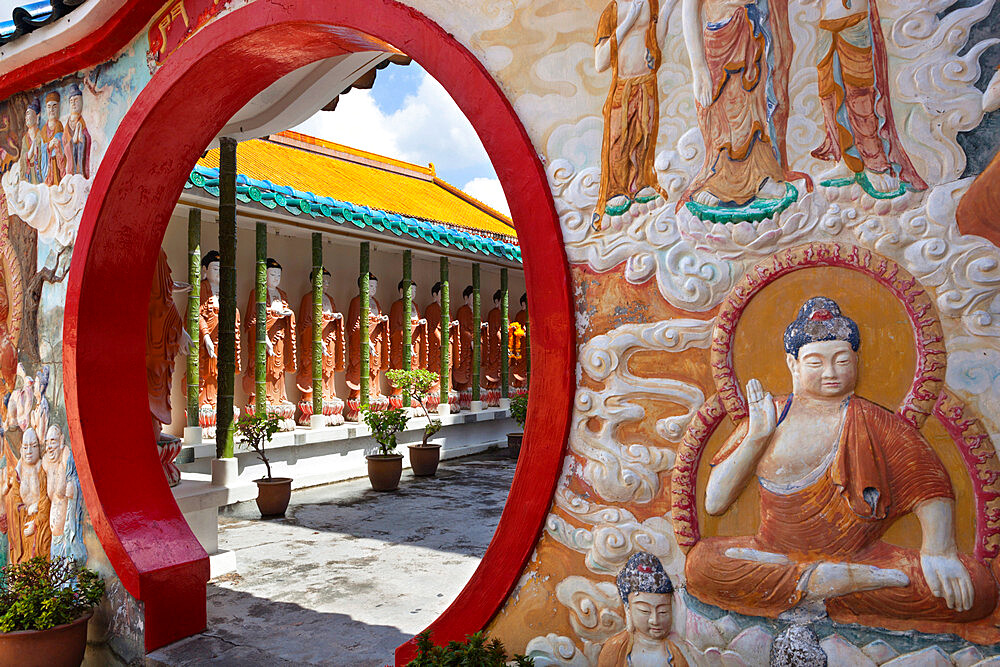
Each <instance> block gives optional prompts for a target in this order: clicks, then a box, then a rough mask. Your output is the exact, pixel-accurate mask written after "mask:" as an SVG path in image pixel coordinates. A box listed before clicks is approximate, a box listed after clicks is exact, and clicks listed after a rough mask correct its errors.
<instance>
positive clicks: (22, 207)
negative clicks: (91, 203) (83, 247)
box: [0, 163, 90, 246]
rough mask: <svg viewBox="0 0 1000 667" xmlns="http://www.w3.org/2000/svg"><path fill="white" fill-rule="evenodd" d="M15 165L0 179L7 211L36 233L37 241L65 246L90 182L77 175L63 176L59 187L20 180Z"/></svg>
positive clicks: (73, 233) (71, 236)
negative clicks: (41, 240)
mask: <svg viewBox="0 0 1000 667" xmlns="http://www.w3.org/2000/svg"><path fill="white" fill-rule="evenodd" d="M20 178H21V170H20V167H19V165H18V164H17V163H14V164H13V166H12V167H11V169H10V170H9V171H7V173H5V174H4V175H3V178H2V179H0V183H2V184H3V191H4V194H5V195H6V197H7V212H8V213H9V214H11V215H16V216H17V217H19V218H21V219H22V220H24V222H26V223H27V224H28V225H29V226H31V227H34V228H35V229H37V230H38V236H39V238H40V239H43V240H46V241H54V242H55V243H58V244H59V245H60V246H68V245H71V244H72V243H73V240H74V239H75V238H76V231H77V229H79V227H80V219H81V218H82V217H83V206H84V204H86V203H87V195H88V194H90V181H89V180H88V179H85V178H84V177H83V176H81V175H80V174H70V175H68V176H64V177H63V179H62V181H61V182H60V183H59V185H51V186H50V185H45V184H44V183H40V184H37V185H36V184H32V183H28V182H27V181H22V180H20Z"/></svg>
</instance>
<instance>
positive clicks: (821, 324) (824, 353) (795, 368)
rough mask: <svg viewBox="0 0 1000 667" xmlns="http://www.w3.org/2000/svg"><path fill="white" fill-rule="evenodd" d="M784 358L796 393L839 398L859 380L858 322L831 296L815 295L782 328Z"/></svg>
mask: <svg viewBox="0 0 1000 667" xmlns="http://www.w3.org/2000/svg"><path fill="white" fill-rule="evenodd" d="M784 343H785V353H786V354H785V361H786V363H787V364H788V370H789V371H791V374H792V390H793V392H794V393H795V394H796V395H797V396H805V397H813V398H841V397H846V396H849V395H850V394H851V393H852V392H853V391H854V387H855V386H856V385H857V382H858V348H859V347H860V346H861V334H860V332H859V330H858V325H857V324H856V323H855V322H854V320H852V319H851V318H849V317H847V316H846V315H844V314H843V313H841V312H840V306H839V305H837V302H836V301H834V300H833V299H830V298H828V297H825V296H816V297H813V298H811V299H809V300H808V301H806V302H805V303H804V304H803V305H802V308H800V309H799V313H798V315H797V316H796V317H795V320H794V321H793V322H792V323H791V324H789V325H788V328H787V329H785V335H784Z"/></svg>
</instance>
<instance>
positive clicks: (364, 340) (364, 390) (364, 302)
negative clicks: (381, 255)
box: [358, 241, 371, 408]
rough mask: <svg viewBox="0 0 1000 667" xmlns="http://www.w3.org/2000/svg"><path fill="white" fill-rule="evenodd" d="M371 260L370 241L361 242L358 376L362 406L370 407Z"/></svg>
mask: <svg viewBox="0 0 1000 667" xmlns="http://www.w3.org/2000/svg"><path fill="white" fill-rule="evenodd" d="M370 262H371V247H370V246H369V244H368V241H364V242H362V243H361V271H360V272H359V274H360V280H359V281H358V282H360V283H361V284H360V287H361V292H360V298H359V300H360V301H361V304H360V305H361V331H360V332H359V333H358V338H359V339H360V340H361V377H360V378H358V380H359V381H360V386H361V407H363V408H366V407H368V395H369V394H370V393H371V386H370V384H371V383H370V382H369V374H370V373H371V340H369V336H370V334H371V332H370V331H369V329H368V316H369V314H370V313H371V295H370V294H369V293H368V286H369V285H368V269H369V265H370Z"/></svg>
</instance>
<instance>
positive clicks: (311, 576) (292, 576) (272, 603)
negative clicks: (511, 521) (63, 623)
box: [148, 450, 515, 666]
mask: <svg viewBox="0 0 1000 667" xmlns="http://www.w3.org/2000/svg"><path fill="white" fill-rule="evenodd" d="M514 467H515V462H514V461H511V460H509V459H507V458H506V450H500V451H499V452H498V453H487V454H483V455H479V456H475V457H471V458H467V459H459V460H456V461H446V462H444V463H442V464H441V467H440V468H439V470H438V474H437V476H436V477H432V478H423V479H421V478H415V477H413V476H412V474H411V473H410V472H409V471H404V473H403V479H402V481H401V482H400V488H399V491H397V492H395V493H377V492H375V491H372V490H371V488H370V486H369V484H368V480H367V479H360V480H353V481H349V482H342V483H339V484H331V485H328V486H323V487H317V488H313V489H306V490H303V491H296V492H295V493H294V494H293V495H292V505H291V506H290V507H289V509H288V513H287V515H286V517H285V518H284V519H275V520H266V521H265V520H261V519H260V517H259V515H258V514H257V508H256V506H255V505H254V504H253V503H244V504H243V505H241V506H239V507H238V508H237V510H236V511H235V512H233V513H232V514H230V515H227V516H222V517H220V518H219V526H220V532H219V544H220V547H221V548H222V549H227V550H232V551H235V553H236V560H237V567H238V571H237V572H236V573H234V574H230V575H226V576H224V577H220V578H218V579H214V580H212V581H211V582H209V586H208V629H207V630H206V631H205V632H204V633H202V634H200V635H197V636H195V637H189V638H187V639H185V640H182V641H180V642H177V643H175V644H172V645H170V646H168V647H166V648H164V649H161V650H159V651H156V652H155V653H152V654H150V655H149V656H148V663H149V664H152V665H287V664H297V665H301V664H311V665H351V666H354V665H358V666H368V665H371V666H381V665H387V664H392V660H393V652H394V651H395V649H396V647H397V646H398V645H400V644H402V643H403V642H405V641H406V640H408V639H409V638H410V637H412V636H413V635H414V634H416V633H417V632H420V631H421V630H423V629H424V628H425V627H426V626H427V625H428V624H429V623H430V622H431V621H432V620H434V619H435V618H436V617H437V616H438V615H439V614H440V613H441V612H442V611H443V610H444V609H445V608H446V607H447V606H448V605H449V604H450V603H451V601H452V600H453V599H454V598H455V597H456V596H457V595H458V593H459V592H460V591H461V589H462V587H463V586H464V585H465V583H466V582H467V581H468V580H469V577H470V576H471V575H472V573H473V571H474V570H475V569H476V566H477V565H478V564H479V560H480V558H481V557H482V555H483V553H484V552H485V551H486V547H487V545H488V544H489V542H490V539H491V538H492V537H493V532H494V530H495V529H496V526H497V523H498V522H499V520H500V513H501V511H502V509H503V505H504V502H505V500H506V498H507V491H508V490H509V489H510V483H511V480H512V479H513V476H514Z"/></svg>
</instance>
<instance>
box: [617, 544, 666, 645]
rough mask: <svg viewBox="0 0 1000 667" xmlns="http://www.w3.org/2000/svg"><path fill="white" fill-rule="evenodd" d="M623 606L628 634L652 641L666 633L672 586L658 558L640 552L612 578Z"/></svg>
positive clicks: (657, 639)
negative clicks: (614, 578)
mask: <svg viewBox="0 0 1000 667" xmlns="http://www.w3.org/2000/svg"><path fill="white" fill-rule="evenodd" d="M615 581H616V583H617V585H618V594H619V595H620V596H621V598H622V603H623V604H624V605H625V622H626V625H627V626H628V630H629V632H631V633H633V634H637V635H641V636H643V637H646V638H648V639H651V640H654V641H662V640H664V639H666V638H667V635H669V634H670V623H671V610H672V606H673V597H672V595H673V592H674V586H673V583H671V581H670V577H669V576H667V573H666V571H665V570H664V569H663V564H662V563H661V562H660V559H659V558H657V557H656V556H654V555H653V554H650V553H646V552H644V551H640V552H638V553H634V554H632V556H631V557H629V559H628V561H627V562H626V563H625V565H624V567H622V569H621V570H619V572H618V577H617V578H616V580H615Z"/></svg>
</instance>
